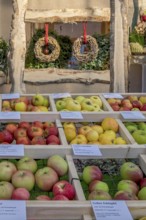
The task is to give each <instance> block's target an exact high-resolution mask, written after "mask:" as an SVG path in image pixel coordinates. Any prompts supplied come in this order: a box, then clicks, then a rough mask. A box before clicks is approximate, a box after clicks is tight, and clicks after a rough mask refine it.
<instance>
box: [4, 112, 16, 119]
mask: <svg viewBox="0 0 146 220" xmlns="http://www.w3.org/2000/svg"><path fill="white" fill-rule="evenodd" d="M0 119H20V112H0Z"/></svg>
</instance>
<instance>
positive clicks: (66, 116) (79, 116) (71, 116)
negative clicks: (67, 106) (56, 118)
mask: <svg viewBox="0 0 146 220" xmlns="http://www.w3.org/2000/svg"><path fill="white" fill-rule="evenodd" d="M60 117H61V118H62V119H83V115H82V114H81V112H60Z"/></svg>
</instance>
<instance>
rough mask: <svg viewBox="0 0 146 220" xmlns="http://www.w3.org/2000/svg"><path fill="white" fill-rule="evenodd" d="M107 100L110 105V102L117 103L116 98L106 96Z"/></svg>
mask: <svg viewBox="0 0 146 220" xmlns="http://www.w3.org/2000/svg"><path fill="white" fill-rule="evenodd" d="M107 102H108V103H109V104H110V105H112V104H115V103H117V100H116V99H114V98H108V99H107Z"/></svg>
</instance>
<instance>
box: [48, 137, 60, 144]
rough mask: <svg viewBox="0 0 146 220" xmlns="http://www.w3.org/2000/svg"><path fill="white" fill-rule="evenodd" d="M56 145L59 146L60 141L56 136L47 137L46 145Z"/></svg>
mask: <svg viewBox="0 0 146 220" xmlns="http://www.w3.org/2000/svg"><path fill="white" fill-rule="evenodd" d="M52 142H54V143H56V144H57V145H60V140H59V138H58V137H57V136H55V135H50V136H49V137H47V139H46V144H50V143H52Z"/></svg>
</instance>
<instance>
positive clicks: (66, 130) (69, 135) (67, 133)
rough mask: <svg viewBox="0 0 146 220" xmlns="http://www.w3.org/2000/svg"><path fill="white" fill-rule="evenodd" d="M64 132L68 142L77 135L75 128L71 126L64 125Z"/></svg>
mask: <svg viewBox="0 0 146 220" xmlns="http://www.w3.org/2000/svg"><path fill="white" fill-rule="evenodd" d="M64 134H65V137H66V139H67V141H68V142H69V143H70V142H71V141H72V140H73V139H74V138H75V137H76V135H77V133H76V130H75V129H74V128H71V127H65V128H64Z"/></svg>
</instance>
